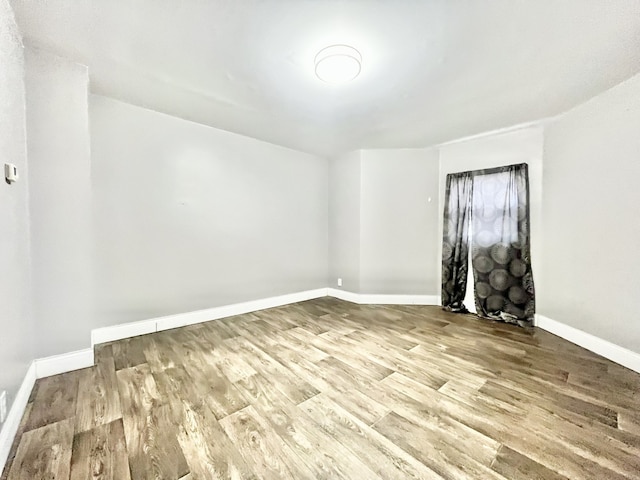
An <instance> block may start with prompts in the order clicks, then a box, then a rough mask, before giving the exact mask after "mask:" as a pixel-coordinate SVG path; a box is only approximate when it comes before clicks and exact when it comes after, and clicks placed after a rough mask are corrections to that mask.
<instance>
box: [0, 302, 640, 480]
mask: <svg viewBox="0 0 640 480" xmlns="http://www.w3.org/2000/svg"><path fill="white" fill-rule="evenodd" d="M639 407H640V375H638V374H636V373H634V372H632V371H630V370H627V369H625V368H623V367H621V366H619V365H617V364H614V363H612V362H610V361H608V360H605V359H603V358H602V357H599V356H597V355H595V354H593V353H591V352H588V351H586V350H584V349H582V348H580V347H577V346H575V345H573V344H571V343H569V342H566V341H564V340H562V339H560V338H558V337H555V336H553V335H551V334H548V333H546V332H544V331H540V330H537V329H528V330H527V329H522V328H519V327H514V326H511V325H505V324H501V323H496V322H491V321H487V320H480V319H477V318H475V317H473V316H471V315H458V314H451V313H447V312H444V311H442V310H441V309H440V308H439V307H423V306H372V305H369V306H359V305H355V304H351V303H348V302H343V301H340V300H336V299H332V298H322V299H317V300H312V301H309V302H301V303H298V304H293V305H288V306H285V307H280V308H274V309H270V310H263V311H259V312H254V313H251V314H246V315H239V316H236V317H231V318H227V319H223V320H217V321H212V322H208V323H203V324H198V325H193V326H189V327H184V328H180V329H175V330H170V331H165V332H159V333H154V334H151V335H145V336H141V337H136V338H132V339H127V340H122V341H118V342H113V343H111V344H105V345H100V346H99V347H98V348H97V349H96V366H95V367H92V368H90V369H85V370H80V371H76V372H70V373H66V374H63V375H58V376H55V377H49V378H44V379H41V380H39V381H38V382H37V383H36V386H35V388H34V391H33V393H32V395H31V399H30V401H29V405H28V407H27V410H26V412H25V416H24V418H23V420H22V423H21V425H20V430H19V432H18V435H17V437H16V441H15V443H14V446H13V450H12V453H11V455H10V460H9V462H8V464H7V466H6V468H5V471H4V473H3V475H2V477H1V478H2V480H18V479H20V480H22V479H29V480H33V479H60V480H68V479H72V480H81V479H82V480H84V479H104V480H107V479H114V480H140V479H167V480H178V479H181V480H196V479H203V480H209V479H278V480H282V479H296V480H300V479H357V480H376V479H398V480H400V479H438V478H447V479H466V478H474V479H509V480H511V479H520V478H522V479H566V478H572V479H598V480H604V479H606V480H612V479H621V478H640V408H639Z"/></svg>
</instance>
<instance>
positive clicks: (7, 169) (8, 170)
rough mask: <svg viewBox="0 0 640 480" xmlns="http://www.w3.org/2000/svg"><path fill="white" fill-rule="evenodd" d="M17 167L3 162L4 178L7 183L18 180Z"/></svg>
mask: <svg viewBox="0 0 640 480" xmlns="http://www.w3.org/2000/svg"><path fill="white" fill-rule="evenodd" d="M18 178H19V176H18V167H16V166H15V165H14V164H12V163H5V164H4V179H5V180H6V181H7V183H8V184H9V185H11V184H12V183H15V182H17V181H18Z"/></svg>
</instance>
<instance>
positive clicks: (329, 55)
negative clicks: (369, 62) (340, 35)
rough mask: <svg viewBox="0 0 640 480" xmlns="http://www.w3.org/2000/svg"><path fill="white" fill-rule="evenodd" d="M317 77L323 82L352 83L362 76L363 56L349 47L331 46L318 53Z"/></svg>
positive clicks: (316, 61) (316, 59)
mask: <svg viewBox="0 0 640 480" xmlns="http://www.w3.org/2000/svg"><path fill="white" fill-rule="evenodd" d="M314 62H315V64H316V76H317V77H318V78H319V79H320V80H322V81H323V82H327V83H331V84H340V83H346V82H350V81H351V80H353V79H354V78H356V77H357V76H358V75H359V74H360V68H361V63H362V55H360V52H359V51H358V50H356V49H355V48H353V47H350V46H349V45H330V46H328V47H325V48H323V49H322V50H320V51H319V52H318V54H317V55H316V58H315V60H314Z"/></svg>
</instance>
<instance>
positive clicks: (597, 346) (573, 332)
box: [535, 313, 640, 373]
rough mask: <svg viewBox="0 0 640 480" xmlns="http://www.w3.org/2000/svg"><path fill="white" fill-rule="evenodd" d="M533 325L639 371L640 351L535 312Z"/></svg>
mask: <svg viewBox="0 0 640 480" xmlns="http://www.w3.org/2000/svg"><path fill="white" fill-rule="evenodd" d="M535 326H536V327H539V328H541V329H543V330H546V331H547V332H550V333H553V334H554V335H557V336H559V337H561V338H564V339H565V340H569V341H570V342H571V343H575V344H576V345H580V346H581V347H583V348H586V349H587V350H590V351H592V352H594V353H597V354H598V355H602V356H603V357H604V358H607V359H609V360H611V361H612V362H616V363H618V364H620V365H622V366H624V367H627V368H629V369H631V370H633V371H635V372H638V373H640V353H636V352H634V351H631V350H628V349H626V348H624V347H621V346H620V345H616V344H615V343H611V342H609V341H607V340H603V339H601V338H599V337H596V336H595V335H591V334H590V333H587V332H583V331H582V330H578V329H577V328H574V327H571V326H569V325H566V324H564V323H561V322H558V321H556V320H552V319H550V318H548V317H545V316H544V315H539V314H537V313H536V316H535Z"/></svg>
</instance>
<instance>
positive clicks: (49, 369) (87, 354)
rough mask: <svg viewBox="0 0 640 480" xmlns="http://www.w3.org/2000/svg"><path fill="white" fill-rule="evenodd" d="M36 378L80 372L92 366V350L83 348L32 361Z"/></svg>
mask: <svg viewBox="0 0 640 480" xmlns="http://www.w3.org/2000/svg"><path fill="white" fill-rule="evenodd" d="M34 363H35V367H36V378H44V377H50V376H51V375H58V374H59V373H65V372H71V371H73V370H80V369H81V368H87V367H92V366H93V365H94V359H93V348H85V349H84V350H78V351H76V352H69V353H63V354H61V355H53V356H51V357H45V358H38V359H36V360H34Z"/></svg>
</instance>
